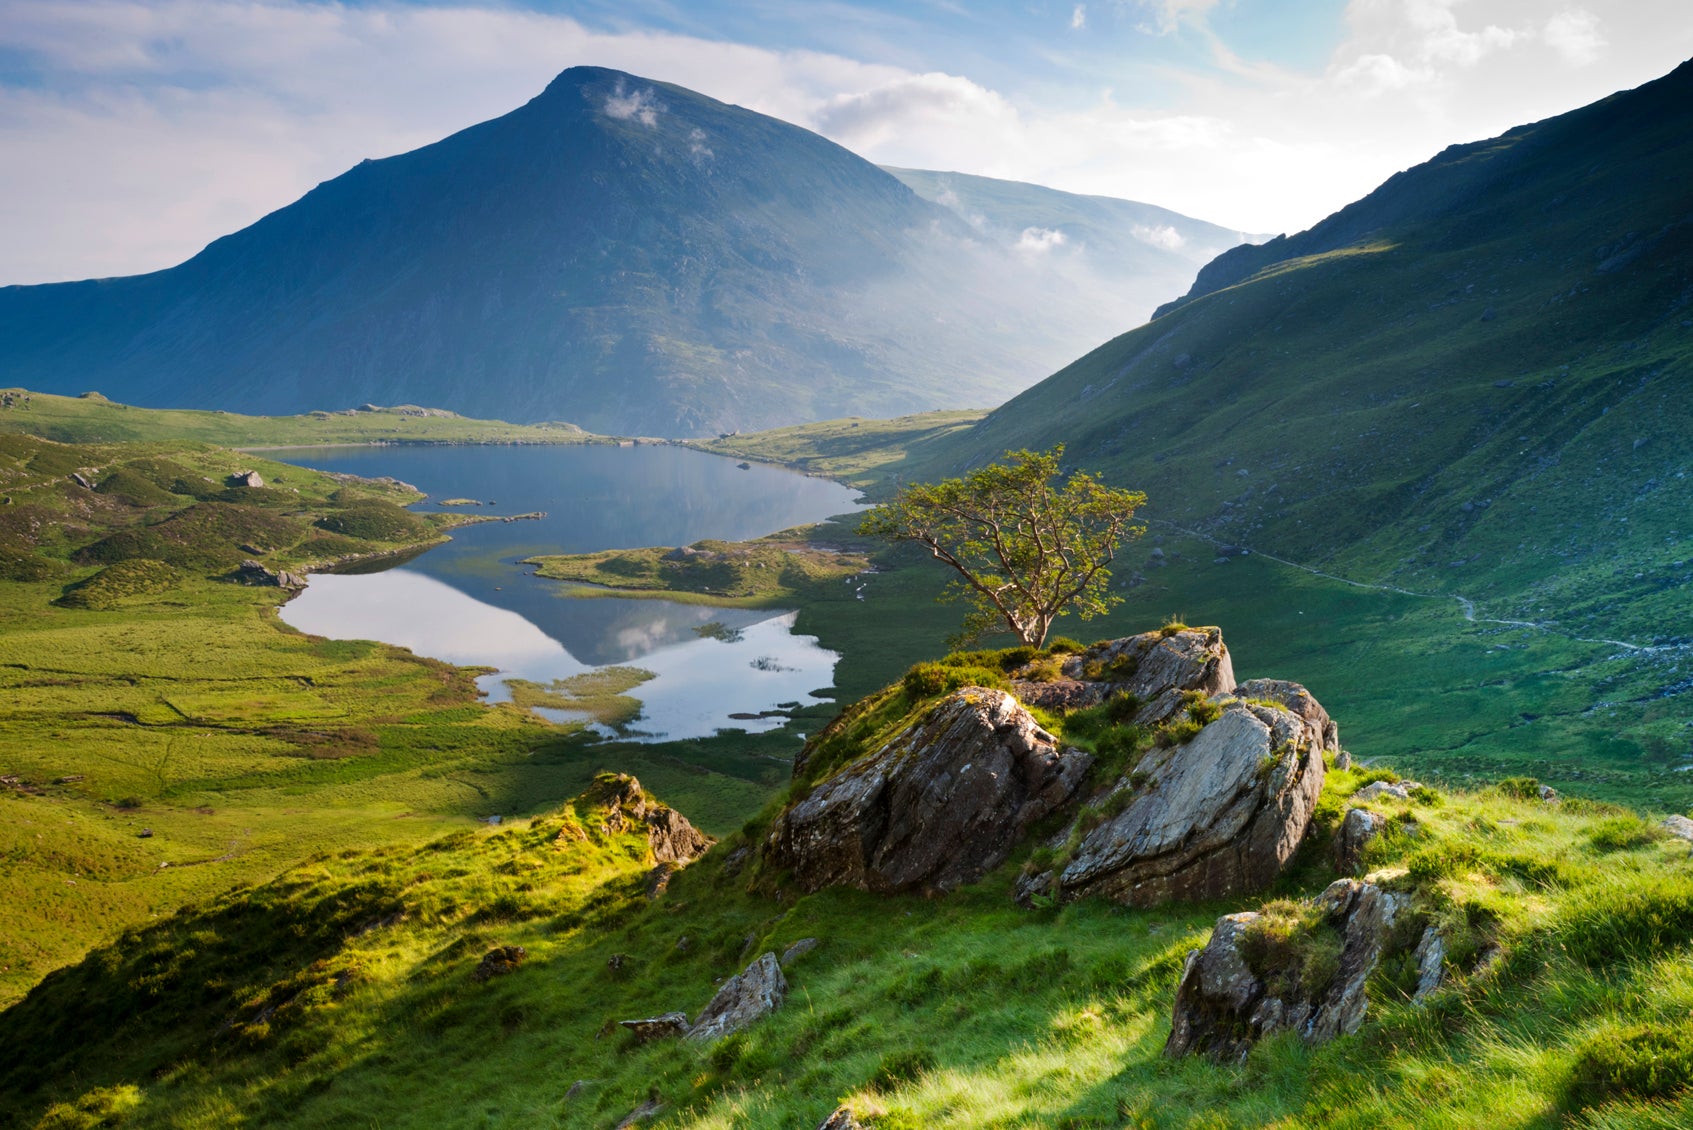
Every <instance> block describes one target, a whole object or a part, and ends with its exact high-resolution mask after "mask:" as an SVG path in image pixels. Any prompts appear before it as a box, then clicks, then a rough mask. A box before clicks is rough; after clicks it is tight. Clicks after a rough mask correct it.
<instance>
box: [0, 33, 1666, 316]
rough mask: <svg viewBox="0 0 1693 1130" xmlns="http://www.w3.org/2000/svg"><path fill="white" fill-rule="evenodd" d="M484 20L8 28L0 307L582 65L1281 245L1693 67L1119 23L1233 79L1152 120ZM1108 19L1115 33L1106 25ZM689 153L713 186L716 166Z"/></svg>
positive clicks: (885, 67)
mask: <svg viewBox="0 0 1693 1130" xmlns="http://www.w3.org/2000/svg"><path fill="white" fill-rule="evenodd" d="M481 2H482V0H460V3H461V4H462V5H463V6H460V7H446V6H421V7H400V6H384V4H383V3H376V4H373V5H371V6H351V5H348V4H341V3H332V2H321V3H296V2H293V0H86V2H82V3H74V4H73V3H64V2H62V0H0V52H5V53H6V54H7V56H8V57H12V58H17V59H22V60H24V61H25V62H26V63H27V65H28V66H29V67H30V68H31V69H32V70H34V71H39V72H40V73H42V74H43V75H45V76H46V77H47V81H46V82H45V83H43V84H42V85H39V86H20V85H17V84H16V83H15V82H14V83H13V84H12V85H5V84H4V83H3V82H0V154H4V160H0V284H5V283H12V282H34V281H45V280H50V279H66V278H82V277H88V276H91V275H104V274H113V273H123V272H133V271H139V270H150V269H155V268H158V267H163V266H167V265H169V264H171V263H173V262H179V261H181V260H182V259H184V258H187V257H188V256H189V255H191V254H193V253H194V252H195V251H197V250H198V249H199V248H200V247H202V246H203V245H204V244H205V243H207V242H208V241H210V240H211V239H213V238H216V237H217V236H219V235H222V234H225V233H227V232H230V231H233V230H235V229H236V228H239V227H242V226H244V225H245V224H248V223H251V222H253V221H254V220H256V219H258V218H259V217H260V216H262V215H263V214H264V213H266V212H268V211H271V210H273V209H275V208H278V207H281V206H283V205H285V204H287V203H288V202H289V201H291V200H293V199H295V198H297V197H298V196H299V195H301V194H302V193H303V192H305V191H306V190H307V189H309V188H310V187H311V186H312V185H313V184H315V183H317V182H319V181H321V180H324V179H327V178H329V177H332V176H335V175H337V174H339V173H341V172H343V171H344V170H346V169H347V168H349V167H351V166H352V165H354V164H356V163H357V162H358V161H359V160H360V159H362V158H364V157H380V156H385V155H388V154H392V153H397V152H402V151H405V150H407V149H412V148H416V147H417V146H419V145H423V144H426V143H428V142H430V141H434V140H436V139H438V138H440V137H443V136H445V135H446V134H448V133H451V132H453V131H455V130H458V129H462V128H464V127H466V126H469V125H472V124H474V123H475V122H478V121H483V120H486V119H488V118H492V117H496V116H498V115H500V114H502V113H505V112H507V111H509V110H511V109H513V108H515V107H517V106H519V105H521V104H522V103H523V102H525V101H526V100H528V99H529V98H532V97H533V96H534V95H535V94H536V93H538V92H539V91H540V90H541V89H542V88H543V87H544V86H545V85H546V84H547V82H548V81H550V80H551V79H552V78H553V77H554V76H555V75H556V74H557V73H558V72H559V71H561V70H563V69H564V68H566V67H569V66H574V65H580V64H592V65H598V66H605V67H612V68H615V69H619V70H626V71H630V72H633V73H635V74H638V75H641V76H643V77H645V78H649V79H653V80H660V81H665V82H673V83H676V84H678V85H681V86H685V87H689V88H691V89H694V90H699V91H701V92H703V93H705V94H708V95H711V96H712V97H715V98H719V99H722V100H724V101H728V102H734V103H738V104H740V105H743V106H746V107H749V108H751V109H754V110H757V111H760V112H762V113H767V114H771V115H774V116H776V117H779V118H782V119H784V120H786V121H791V122H795V123H797V124H799V125H802V126H806V127H808V128H812V129H816V130H818V131H819V132H821V133H823V134H825V135H826V136H829V137H831V138H833V139H835V140H836V141H839V142H841V143H842V144H844V145H846V146H848V147H849V148H852V149H854V150H855V151H857V152H858V153H860V154H861V155H863V156H865V157H867V158H869V159H870V160H873V161H876V162H879V163H883V164H894V165H905V166H911V167H916V168H938V169H957V170H960V171H963V172H970V173H977V174H981V175H985V176H999V177H1006V178H1010V179H1015V180H1025V181H1032V182H1035V183H1042V184H1050V185H1052V186H1054V187H1057V188H1062V189H1067V190H1070V191H1075V192H1090V193H1099V194H1103V195H1111V196H1122V197H1127V198H1130V199H1136V200H1144V201H1148V202H1151V203H1155V204H1161V205H1164V206H1166V207H1171V208H1174V209H1177V210H1178V211H1182V212H1185V213H1188V214H1189V215H1194V216H1198V217H1202V218H1205V219H1210V220H1213V221H1215V222H1218V223H1223V224H1226V225H1228V226H1230V227H1235V228H1241V229H1244V230H1248V231H1282V230H1296V229H1297V228H1299V227H1303V226H1307V225H1309V224H1311V223H1314V222H1315V221H1316V220H1318V219H1320V218H1321V217H1322V216H1323V215H1325V214H1327V213H1328V212H1330V211H1333V210H1334V209H1336V208H1338V207H1340V206H1342V205H1344V204H1346V203H1347V202H1349V201H1351V200H1353V199H1356V198H1357V197H1358V196H1360V195H1362V194H1363V193H1365V192H1368V191H1369V190H1370V189H1372V188H1374V187H1375V186H1376V185H1377V184H1379V183H1380V182H1381V181H1382V180H1384V179H1385V178H1386V177H1387V176H1388V175H1390V174H1392V173H1393V172H1395V171H1397V170H1399V169H1402V168H1405V167H1407V166H1409V165H1411V164H1414V163H1416V162H1418V161H1421V160H1424V159H1426V158H1427V157H1429V156H1431V155H1433V154H1434V153H1436V152H1438V151H1439V150H1440V149H1441V148H1443V147H1444V146H1446V145H1448V144H1451V143H1452V142H1454V141H1464V140H1472V139H1477V138H1481V137H1486V136H1490V135H1492V134H1496V133H1498V132H1500V131H1502V130H1504V129H1506V128H1508V127H1510V126H1512V125H1516V124H1519V123H1522V122H1526V121H1533V120H1537V119H1539V118H1543V117H1546V116H1548V115H1550V114H1555V113H1559V112H1562V111H1564V110H1568V109H1572V108H1574V107H1575V106H1578V105H1581V104H1583V103H1586V102H1590V101H1593V100H1594V99H1596V98H1599V97H1602V96H1604V95H1605V94H1608V93H1611V92H1612V91H1614V90H1617V89H1620V88H1622V87H1625V86H1632V85H1636V84H1638V83H1639V82H1640V81H1642V80H1644V79H1645V78H1648V77H1652V76H1654V75H1656V74H1661V73H1663V72H1664V71H1667V70H1669V69H1670V68H1671V67H1673V66H1674V65H1675V64H1676V63H1677V62H1679V61H1680V60H1681V59H1682V58H1684V57H1686V56H1687V55H1688V54H1693V25H1690V24H1689V22H1688V21H1686V20H1685V19H1684V18H1682V16H1681V15H1680V13H1681V5H1682V4H1683V3H1684V2H1685V0H1617V2H1616V3H1614V4H1610V5H1607V6H1606V7H1605V8H1604V9H1603V11H1604V20H1605V22H1604V25H1603V27H1602V28H1601V26H1600V24H1599V21H1598V20H1597V19H1596V18H1594V17H1593V16H1592V15H1591V13H1590V12H1588V11H1587V10H1585V9H1583V8H1580V7H1574V6H1567V5H1570V4H1573V3H1579V2H1581V0H1560V4H1556V5H1550V4H1547V3H1546V2H1545V0H1451V2H1443V0H1350V2H1349V4H1348V7H1347V9H1346V14H1345V17H1344V19H1345V25H1344V34H1343V35H1342V37H1341V42H1340V44H1339V45H1338V46H1337V47H1336V49H1335V50H1334V51H1333V52H1332V54H1331V56H1330V58H1329V59H1328V60H1327V62H1326V64H1325V65H1324V66H1322V67H1320V68H1315V69H1313V70H1311V71H1308V72H1300V71H1296V70H1289V69H1286V68H1278V67H1274V66H1270V65H1266V64H1265V63H1264V62H1263V61H1262V60H1261V59H1257V60H1255V59H1252V58H1239V57H1236V56H1233V55H1230V54H1228V53H1227V49H1226V47H1225V46H1223V45H1222V44H1221V41H1220V40H1217V39H1216V37H1215V33H1214V32H1213V31H1212V30H1211V29H1210V28H1209V27H1208V23H1209V22H1210V21H1211V18H1212V14H1213V13H1214V11H1215V10H1216V9H1217V5H1216V3H1215V0H1122V4H1123V6H1124V8H1125V10H1128V11H1130V12H1131V13H1132V15H1131V18H1145V19H1147V20H1149V21H1150V22H1151V27H1150V30H1153V31H1162V32H1165V33H1172V32H1178V31H1181V30H1182V29H1183V28H1184V27H1185V28H1194V29H1198V30H1199V31H1201V32H1203V33H1204V34H1205V35H1206V36H1207V37H1209V38H1208V39H1207V42H1208V43H1209V44H1210V47H1211V49H1212V59H1211V63H1212V65H1211V66H1209V67H1202V66H1196V65H1193V64H1192V63H1191V62H1188V61H1185V57H1184V58H1183V60H1181V61H1171V60H1165V61H1164V62H1162V63H1160V64H1158V66H1160V67H1161V68H1162V69H1161V70H1158V71H1156V72H1151V71H1149V70H1147V69H1146V68H1147V67H1148V66H1150V65H1149V64H1146V63H1143V62H1135V63H1133V64H1130V63H1125V64H1124V66H1125V68H1127V69H1126V70H1125V72H1124V73H1125V76H1126V77H1125V83H1124V89H1125V90H1131V89H1139V88H1140V85H1142V84H1141V80H1143V79H1144V78H1145V77H1146V75H1147V74H1149V73H1156V75H1157V77H1158V79H1159V81H1158V83H1157V90H1158V96H1157V101H1156V102H1153V101H1150V100H1149V101H1147V102H1145V103H1139V102H1136V101H1135V100H1134V99H1133V98H1130V97H1129V96H1127V95H1125V96H1124V98H1123V101H1122V102H1121V103H1120V102H1119V101H1117V100H1116V99H1115V98H1113V96H1112V95H1111V94H1110V92H1108V91H1100V90H1091V91H1090V90H1079V89H1076V88H1073V87H1072V88H1069V89H1063V90H1057V89H1056V88H1054V87H1051V86H1040V85H1036V86H1034V87H1032V88H1030V89H1022V90H1020V89H1015V88H1011V87H1005V88H999V87H997V86H996V85H994V84H990V83H987V82H984V81H982V80H981V78H980V77H979V76H977V75H975V74H971V75H960V74H953V73H947V72H945V71H942V70H940V69H936V68H931V69H928V70H923V71H920V70H918V69H916V68H915V67H906V66H896V65H892V64H889V63H885V62H880V61H870V62H866V61H862V60H859V59H853V58H848V57H845V56H843V55H839V54H828V53H823V52H818V51H797V50H776V49H767V48H760V47H752V46H748V45H745V44H737V43H733V42H725V41H723V40H721V39H705V38H697V37H691V36H686V35H679V34H670V33H660V32H654V31H646V30H624V31H617V32H602V31H596V30H593V29H590V28H588V27H585V26H584V25H582V24H581V23H578V22H577V21H574V20H572V19H570V18H568V17H564V16H555V15H548V14H544V13H539V12H534V11H526V10H523V9H520V8H516V7H510V6H504V5H502V6H499V7H475V6H472V5H474V4H477V3H481ZM1589 2H1590V0H1589ZM1088 7H1089V8H1091V9H1092V11H1091V12H1089V13H1085V14H1086V15H1091V16H1092V17H1093V19H1092V22H1093V23H1099V22H1101V21H1100V19H1099V16H1100V14H1101V13H1102V12H1103V11H1104V9H1101V8H1100V7H1099V5H1097V4H1092V5H1088ZM1057 10H1058V11H1059V12H1063V11H1064V10H1065V7H1062V6H1061V7H1059V8H1058V9H1057ZM1070 10H1071V12H1072V13H1073V12H1074V9H1073V8H1071V9H1070ZM1549 11H1550V12H1555V13H1556V14H1555V15H1553V16H1551V17H1550V18H1548V16H1547V12H1549ZM1053 31H1054V34H1059V33H1061V32H1062V29H1061V28H1055V29H1053ZM1066 38H1068V37H1066ZM1080 38H1081V37H1076V38H1074V39H1069V42H1071V43H1072V44H1074V43H1078V42H1079V41H1080ZM1160 42H1163V41H1152V43H1151V45H1150V46H1149V48H1148V49H1149V50H1153V49H1156V47H1157V43H1160ZM1171 45H1172V48H1173V47H1174V46H1176V45H1177V44H1176V39H1172V40H1171ZM1237 46H1238V45H1237ZM1184 50H1186V49H1184ZM1180 54H1181V53H1179V52H1178V55H1180ZM908 57H910V58H913V59H922V58H924V57H925V56H924V55H923V53H922V52H921V50H919V49H917V48H915V47H914V48H913V49H912V50H911V51H910V52H909V53H908ZM1173 58H1174V57H1173ZM1131 78H1132V79H1134V81H1130V79H1131ZM648 89H649V88H647V87H646V86H645V85H633V86H632V87H631V90H632V91H643V92H644V91H647V90H648ZM1366 95H1367V97H1366ZM623 97H624V98H625V99H626V100H632V102H636V101H638V102H639V103H640V104H631V105H629V106H628V107H627V110H628V112H629V113H630V115H631V117H630V119H629V120H637V121H642V120H645V119H644V118H642V117H641V114H642V112H643V111H648V110H650V111H651V113H652V115H653V120H654V121H656V120H657V117H658V114H659V112H660V111H661V110H662V107H661V106H659V105H658V104H657V101H656V97H655V98H654V100H653V101H652V102H644V101H640V100H639V99H638V96H637V94H635V93H627V94H625V95H624V96H623ZM695 146H698V147H699V148H700V149H702V150H704V152H699V151H693V150H694V147H695ZM689 147H690V150H691V151H693V152H692V155H693V156H694V157H695V159H696V160H707V159H709V156H708V155H709V152H710V150H711V148H712V144H711V139H709V138H698V139H690V142H689ZM1186 250H1187V252H1192V253H1196V254H1197V253H1198V252H1197V249H1196V248H1194V247H1192V246H1190V247H1189V248H1187V249H1186Z"/></svg>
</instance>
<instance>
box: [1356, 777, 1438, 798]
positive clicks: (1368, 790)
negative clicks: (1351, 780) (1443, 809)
mask: <svg viewBox="0 0 1693 1130" xmlns="http://www.w3.org/2000/svg"><path fill="white" fill-rule="evenodd" d="M1420 788H1422V785H1420V784H1418V783H1417V782H1416V781H1371V782H1370V783H1369V784H1367V785H1365V786H1364V787H1363V788H1361V789H1359V790H1358V791H1357V792H1355V793H1353V794H1352V799H1353V800H1380V799H1382V798H1383V797H1387V798H1388V799H1390V800H1410V799H1411V790H1412V789H1420Z"/></svg>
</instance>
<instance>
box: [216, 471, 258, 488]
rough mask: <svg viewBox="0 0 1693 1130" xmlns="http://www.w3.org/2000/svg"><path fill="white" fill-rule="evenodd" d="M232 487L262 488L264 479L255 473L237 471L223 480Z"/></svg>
mask: <svg viewBox="0 0 1693 1130" xmlns="http://www.w3.org/2000/svg"><path fill="white" fill-rule="evenodd" d="M224 481H225V482H227V483H228V484H229V485H230V486H232V487H262V486H264V485H265V481H264V479H263V478H262V477H261V476H260V475H259V473H258V472H257V471H237V472H235V473H234V474H233V475H231V476H229V478H227V479H225V480H224Z"/></svg>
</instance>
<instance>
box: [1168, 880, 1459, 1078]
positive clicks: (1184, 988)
mask: <svg viewBox="0 0 1693 1130" xmlns="http://www.w3.org/2000/svg"><path fill="white" fill-rule="evenodd" d="M1405 903H1406V896H1404V895H1400V894H1395V893H1393V892H1390V891H1385V890H1383V889H1382V888H1380V887H1378V886H1375V885H1374V884H1372V883H1363V882H1359V881H1358V880H1356V879H1337V880H1336V881H1335V882H1334V883H1332V884H1330V885H1329V887H1328V888H1327V889H1326V890H1325V891H1323V893H1322V894H1321V895H1319V896H1317V898H1316V900H1315V904H1316V908H1317V910H1318V911H1319V912H1320V915H1321V921H1320V924H1319V925H1318V926H1317V927H1316V929H1319V930H1324V931H1330V932H1332V934H1331V936H1330V937H1329V938H1327V939H1323V940H1322V941H1326V943H1327V945H1328V947H1329V952H1330V954H1331V960H1329V961H1303V962H1301V961H1300V960H1298V959H1299V958H1300V957H1301V956H1302V955H1301V952H1300V950H1299V949H1298V948H1297V947H1295V948H1292V949H1288V950H1284V951H1283V952H1280V953H1277V952H1276V951H1275V948H1274V947H1268V946H1255V945H1254V944H1253V942H1254V940H1255V939H1254V937H1253V935H1254V932H1255V928H1256V927H1257V926H1258V925H1259V920H1260V917H1261V916H1260V915H1258V914H1256V913H1252V912H1245V913H1241V914H1229V915H1225V916H1223V917H1222V918H1219V919H1218V920H1217V925H1216V928H1215V929H1214V930H1213V931H1212V933H1211V940H1210V942H1209V943H1207V944H1206V946H1205V948H1204V949H1202V950H1194V951H1192V952H1191V953H1189V954H1188V957H1187V964H1186V966H1185V967H1184V968H1183V970H1182V979H1181V983H1180V985H1178V986H1177V988H1176V1002H1175V1009H1174V1012H1173V1015H1172V1017H1171V1024H1170V1038H1169V1040H1168V1041H1167V1042H1166V1043H1165V1045H1164V1054H1166V1055H1169V1056H1183V1055H1194V1054H1201V1055H1207V1056H1210V1057H1211V1058H1212V1059H1215V1060H1219V1061H1229V1060H1235V1061H1238V1060H1242V1059H1245V1058H1246V1055H1247V1053H1248V1052H1250V1051H1251V1050H1252V1046H1253V1045H1254V1044H1255V1043H1257V1042H1258V1041H1259V1040H1261V1039H1263V1038H1264V1037H1265V1036H1269V1035H1273V1034H1275V1033H1277V1032H1285V1031H1291V1032H1297V1033H1298V1034H1299V1036H1300V1038H1301V1039H1303V1040H1305V1041H1306V1042H1307V1043H1310V1044H1320V1043H1324V1042H1326V1041H1328V1040H1332V1039H1334V1038H1335V1037H1336V1036H1343V1035H1350V1034H1351V1033H1353V1032H1356V1031H1357V1030H1358V1027H1359V1025H1361V1024H1362V1023H1363V1022H1364V1015H1365V1012H1366V1010H1367V1008H1368V1005H1369V1001H1368V998H1367V997H1366V996H1365V994H1364V983H1365V981H1366V980H1367V979H1368V977H1369V975H1370V973H1371V972H1372V971H1373V970H1374V969H1375V967H1376V965H1377V963H1378V962H1379V961H1380V960H1381V957H1382V953H1383V949H1384V947H1385V946H1386V944H1387V941H1388V938H1389V936H1390V931H1391V928H1392V926H1393V923H1394V920H1395V918H1396V917H1397V915H1398V914H1399V912H1400V911H1401V910H1402V909H1404V906H1405ZM1303 940H1304V943H1305V944H1306V945H1307V946H1309V945H1312V944H1321V942H1319V941H1317V940H1315V939H1312V938H1310V937H1309V936H1308V935H1307V936H1306V937H1305V938H1304V939H1303ZM1336 943H1338V951H1339V952H1338V954H1337V955H1336V954H1333V949H1334V947H1335V945H1336ZM1418 956H1419V957H1422V956H1423V954H1422V953H1421V952H1419V955H1418ZM1436 960H1438V959H1436ZM1255 961H1256V962H1257V965H1258V967H1256V968H1254V962H1255ZM1277 961H1280V962H1282V964H1281V965H1280V966H1279V967H1278V966H1276V965H1274V964H1273V963H1275V962H1277ZM1266 962H1268V963H1272V964H1270V965H1269V966H1266V964H1265V963H1266Z"/></svg>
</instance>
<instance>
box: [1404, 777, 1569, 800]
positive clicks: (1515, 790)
mask: <svg viewBox="0 0 1693 1130" xmlns="http://www.w3.org/2000/svg"><path fill="white" fill-rule="evenodd" d="M1394 779H1395V780H1398V778H1394ZM1493 787H1494V788H1496V789H1498V790H1499V791H1500V792H1501V793H1503V794H1504V795H1506V796H1508V797H1510V798H1511V799H1513V800H1538V799H1539V797H1540V782H1539V781H1538V780H1537V779H1536V778H1534V777H1506V778H1505V779H1504V780H1502V781H1500V782H1499V783H1498V784H1496V785H1494V786H1493Z"/></svg>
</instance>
